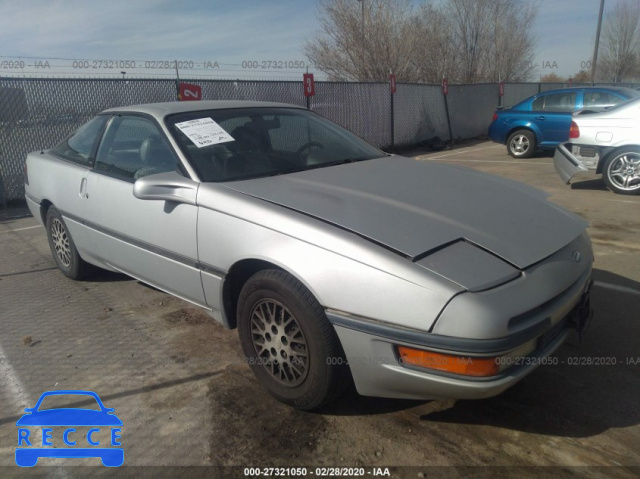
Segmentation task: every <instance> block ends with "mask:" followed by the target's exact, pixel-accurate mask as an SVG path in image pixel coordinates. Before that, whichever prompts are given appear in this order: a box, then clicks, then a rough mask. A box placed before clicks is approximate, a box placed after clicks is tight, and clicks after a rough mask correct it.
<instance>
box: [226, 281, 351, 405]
mask: <svg viewBox="0 0 640 479" xmlns="http://www.w3.org/2000/svg"><path fill="white" fill-rule="evenodd" d="M238 333H239V335H240V343H241V344H242V349H243V351H244V354H245V356H246V358H247V361H248V362H249V365H250V366H251V369H252V370H253V373H254V374H255V375H256V377H257V378H258V380H259V381H260V383H261V384H262V385H263V386H264V387H265V388H266V389H267V390H268V391H269V393H271V395H272V396H274V397H275V398H276V399H278V400H279V401H281V402H283V403H285V404H288V405H290V406H293V407H295V408H297V409H302V410H307V411H308V410H313V409H318V408H320V407H322V406H324V405H325V404H327V403H329V402H331V401H332V400H334V399H335V398H337V397H338V396H339V395H340V394H341V393H342V392H344V390H345V389H346V386H347V385H348V378H349V375H348V370H347V366H346V360H345V358H344V353H343V351H342V347H341V345H340V341H339V339H338V336H337V335H336V332H335V330H334V329H333V326H332V325H331V323H329V320H328V319H327V317H326V315H325V313H324V309H323V308H322V306H321V305H320V304H319V303H318V301H317V300H316V298H315V297H314V296H313V295H312V294H311V292H310V291H309V290H308V289H307V288H306V287H305V286H304V285H303V284H302V283H300V282H299V281H298V280H297V279H295V278H294V277H293V276H291V275H290V274H288V273H286V272H284V271H279V270H264V271H259V272H258V273H256V274H254V275H253V276H252V277H251V278H250V279H249V280H248V281H247V283H246V284H245V285H244V287H243V288H242V291H241V292H240V298H239V299H238Z"/></svg>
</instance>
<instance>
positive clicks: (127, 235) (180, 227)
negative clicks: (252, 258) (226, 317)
mask: <svg viewBox="0 0 640 479" xmlns="http://www.w3.org/2000/svg"><path fill="white" fill-rule="evenodd" d="M177 164H178V159H177V157H176V155H175V153H174V151H173V150H172V148H171V146H170V144H169V143H168V141H167V140H166V138H165V136H164V133H163V132H162V131H161V129H160V128H159V126H158V125H157V124H156V123H155V121H154V120H152V119H151V118H147V117H144V116H138V115H118V116H114V117H113V118H112V119H111V120H110V122H109V124H108V125H107V127H106V130H105V133H104V135H103V137H102V140H101V142H100V145H99V147H98V150H97V153H96V159H95V166H94V168H93V169H92V170H91V171H90V172H89V173H88V175H87V184H86V193H85V195H86V197H85V203H86V207H85V210H86V221H87V222H89V224H90V230H91V241H92V248H93V251H94V254H95V255H96V256H98V257H99V258H100V259H101V260H102V261H104V262H105V263H107V264H108V265H110V266H112V267H113V268H115V269H117V270H120V271H122V272H124V273H126V274H128V275H130V276H133V277H135V278H138V279H140V280H141V281H143V282H145V283H149V284H151V285H154V286H156V287H158V288H160V289H162V290H165V291H167V292H169V293H171V294H174V295H176V296H179V297H181V298H184V299H186V300H188V301H190V302H193V303H195V304H198V305H200V306H205V298H204V293H203V290H202V281H201V279H200V271H199V269H198V268H197V262H198V261H197V257H198V254H197V241H196V224H197V217H198V208H197V207H196V206H195V205H189V204H183V203H177V202H172V201H164V200H143V199H138V198H136V197H135V196H134V195H133V185H134V182H135V181H136V179H138V178H141V177H143V176H147V175H151V174H156V173H162V172H168V171H176V168H177Z"/></svg>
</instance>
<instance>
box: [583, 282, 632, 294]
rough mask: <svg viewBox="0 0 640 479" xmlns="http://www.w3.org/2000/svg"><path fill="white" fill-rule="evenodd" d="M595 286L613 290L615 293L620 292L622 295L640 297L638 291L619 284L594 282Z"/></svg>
mask: <svg viewBox="0 0 640 479" xmlns="http://www.w3.org/2000/svg"><path fill="white" fill-rule="evenodd" d="M593 285H594V286H599V287H601V288H604V289H611V290H613V291H619V292H620V293H628V294H635V295H636V296H640V291H638V290H637V289H633V288H627V287H626V286H618V285H617V284H611V283H603V282H602V281H594V282H593Z"/></svg>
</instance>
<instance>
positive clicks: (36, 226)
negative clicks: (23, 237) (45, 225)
mask: <svg viewBox="0 0 640 479" xmlns="http://www.w3.org/2000/svg"><path fill="white" fill-rule="evenodd" d="M41 226H42V225H35V226H26V227H24V228H16V229H14V230H6V231H0V233H10V232H12V231H24V230H32V229H33V228H40V227H41Z"/></svg>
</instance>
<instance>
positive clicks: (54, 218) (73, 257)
mask: <svg viewBox="0 0 640 479" xmlns="http://www.w3.org/2000/svg"><path fill="white" fill-rule="evenodd" d="M45 225H46V228H47V238H48V239H49V248H51V254H52V255H53V259H54V260H55V262H56V264H57V265H58V268H60V271H62V273H63V274H64V275H65V276H67V277H69V278H71V279H82V278H84V277H85V276H86V275H88V274H89V273H90V272H91V271H92V269H93V268H92V267H91V265H90V264H89V263H87V262H85V261H84V260H83V259H82V258H81V257H80V254H79V253H78V249H77V248H76V245H75V243H74V242H73V238H71V234H70V233H69V229H68V228H67V225H66V223H65V222H64V220H63V219H62V216H61V215H60V213H59V212H58V210H57V209H55V207H53V206H51V207H50V208H49V210H48V211H47V216H46V222H45Z"/></svg>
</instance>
